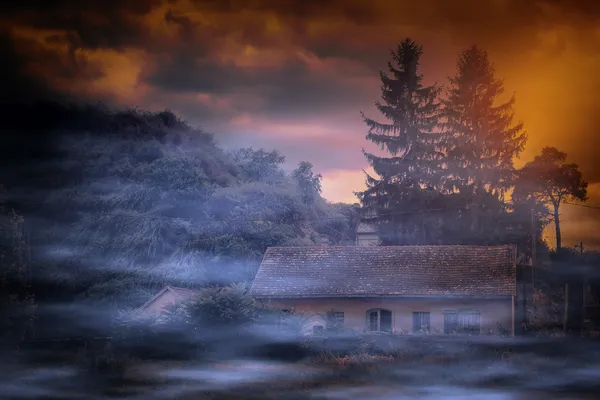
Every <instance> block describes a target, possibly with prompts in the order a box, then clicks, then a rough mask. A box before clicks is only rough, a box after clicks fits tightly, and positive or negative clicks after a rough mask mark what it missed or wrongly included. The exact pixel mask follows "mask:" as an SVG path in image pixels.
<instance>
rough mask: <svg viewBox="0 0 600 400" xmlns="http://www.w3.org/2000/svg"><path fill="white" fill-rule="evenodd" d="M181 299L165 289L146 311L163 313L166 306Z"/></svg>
mask: <svg viewBox="0 0 600 400" xmlns="http://www.w3.org/2000/svg"><path fill="white" fill-rule="evenodd" d="M180 300H181V299H180V298H179V297H177V296H175V294H173V292H171V291H169V290H165V291H164V292H163V293H162V294H161V295H160V296H158V297H157V298H156V299H154V301H153V302H152V303H150V304H148V305H147V306H146V307H145V308H144V311H148V312H153V313H161V312H163V311H164V309H165V307H166V306H167V305H169V304H175V303H177V302H178V301H180Z"/></svg>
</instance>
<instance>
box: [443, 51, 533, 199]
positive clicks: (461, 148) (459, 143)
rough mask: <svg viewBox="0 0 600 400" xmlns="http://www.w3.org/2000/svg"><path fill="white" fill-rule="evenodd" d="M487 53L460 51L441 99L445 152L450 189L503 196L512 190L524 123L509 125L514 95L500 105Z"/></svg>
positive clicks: (499, 84) (500, 89)
mask: <svg viewBox="0 0 600 400" xmlns="http://www.w3.org/2000/svg"><path fill="white" fill-rule="evenodd" d="M503 92H504V84H503V81H502V80H500V79H497V78H496V76H495V70H494V66H493V64H492V63H491V62H490V60H489V57H488V53H487V52H486V51H485V50H483V49H481V48H479V47H477V46H471V47H470V48H468V49H467V50H465V51H463V52H462V53H461V54H460V56H459V58H458V62H457V71H456V75H455V76H454V77H451V78H450V85H449V88H448V91H447V96H446V99H445V100H444V101H443V105H444V110H443V115H444V119H443V127H444V133H445V135H444V136H445V140H444V143H443V150H444V152H445V154H446V162H445V165H446V167H447V169H448V171H447V174H446V178H445V185H446V188H447V189H449V190H451V191H459V192H463V193H478V192H481V191H486V192H488V193H491V194H493V195H495V196H498V197H500V198H503V196H504V194H505V192H506V191H507V190H508V189H509V188H510V186H511V183H512V179H513V177H514V173H515V168H514V165H513V160H514V159H515V157H518V156H519V154H520V153H521V151H522V150H523V148H524V147H525V144H526V142H527V134H526V132H525V131H524V129H523V123H521V122H519V123H516V124H513V119H514V112H513V106H514V103H515V97H514V95H513V96H512V97H511V98H510V99H509V100H508V101H507V102H504V103H500V102H499V97H500V96H501V95H502V93H503Z"/></svg>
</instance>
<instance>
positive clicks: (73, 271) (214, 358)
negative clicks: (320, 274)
mask: <svg viewBox="0 0 600 400" xmlns="http://www.w3.org/2000/svg"><path fill="white" fill-rule="evenodd" d="M84 111H85V110H84ZM82 112H83V111H82ZM111 112H112V111H110V110H103V109H95V108H91V109H89V110H87V111H86V113H84V115H83V116H82V115H79V114H78V112H76V111H72V113H73V114H74V115H75V117H77V118H75V117H74V116H73V115H70V114H69V115H66V116H64V115H63V116H62V117H61V118H63V120H59V121H58V122H56V123H54V124H50V123H48V126H57V125H58V126H62V127H64V128H63V129H61V130H59V131H58V132H57V131H56V130H52V131H49V132H47V135H48V136H47V137H46V139H45V140H43V141H42V142H44V143H45V144H46V145H47V146H45V147H44V146H42V145H41V144H40V142H39V141H38V140H39V137H40V136H39V132H37V131H36V132H37V133H36V134H35V135H34V134H32V133H31V132H32V131H33V130H35V129H40V128H39V126H38V127H37V128H36V127H35V126H34V127H33V128H35V129H33V128H32V127H31V126H28V125H27V124H28V122H27V121H26V119H27V118H24V119H23V121H24V122H23V127H22V129H21V128H19V125H18V124H17V125H16V127H15V126H13V127H12V128H11V129H13V131H11V133H10V134H12V135H14V138H13V139H14V140H13V142H14V143H17V144H14V146H16V147H15V149H16V148H18V149H19V152H18V154H20V155H21V157H20V158H19V159H17V158H15V157H14V156H13V157H8V156H7V154H8V153H10V151H12V150H10V149H9V150H7V149H4V150H2V154H3V155H4V156H6V157H4V158H3V169H2V173H1V174H0V180H1V182H3V183H4V184H5V186H6V200H5V202H4V206H5V211H7V212H8V210H9V209H14V210H15V212H16V213H17V214H18V215H21V216H22V217H23V218H24V222H23V223H17V222H15V223H11V224H12V225H10V224H9V225H10V227H9V228H7V229H6V230H5V231H4V233H6V235H4V236H5V237H3V239H6V241H5V242H3V243H4V244H3V246H4V247H3V249H4V250H5V251H4V250H3V251H4V252H3V253H2V254H3V257H4V258H3V259H2V260H3V264H2V265H3V267H5V266H10V267H11V268H12V269H10V268H8V267H7V268H5V270H4V271H3V275H2V287H1V288H2V290H3V292H2V294H3V303H2V306H3V322H2V323H3V325H2V326H3V328H6V332H11V334H13V333H14V335H15V336H19V339H18V340H14V341H11V340H9V339H7V337H8V336H9V335H7V336H6V337H5V336H3V343H2V344H3V346H4V349H5V351H3V352H2V356H1V357H0V369H1V370H2V372H1V373H0V393H2V396H1V397H2V398H7V399H13V398H14V399H42V398H44V399H53V398H55V399H69V398H76V399H105V398H117V397H120V398H123V397H129V398H140V399H142V398H143V399H177V398H201V399H204V398H207V399H238V398H239V399H250V398H256V399H269V398H273V399H288V398H289V399H303V398H306V399H308V398H310V399H346V398H356V399H396V398H403V399H404V398H419V399H423V398H425V399H427V398H432V399H433V398H435V399H450V398H452V399H456V398H463V397H466V396H476V397H477V398H483V399H520V398H525V396H527V398H536V397H539V398H555V397H556V398H558V397H560V398H569V396H572V398H583V397H585V396H588V395H592V394H593V393H594V392H595V391H597V390H598V389H600V387H599V386H600V385H599V384H598V382H600V369H599V363H600V358H599V356H600V347H599V343H598V342H593V341H590V340H584V339H579V338H568V339H567V338H531V337H529V338H521V337H516V338H507V337H492V336H480V337H436V336H433V335H431V336H429V335H426V336H423V337H419V336H411V335H406V336H402V335H384V334H381V335H365V334H358V333H335V334H333V333H332V334H331V335H329V337H327V338H311V337H305V336H302V334H301V329H299V326H300V325H301V321H300V319H301V316H291V317H285V318H284V319H283V320H284V322H285V323H282V318H283V317H282V316H281V315H280V314H278V313H277V312H274V311H272V310H269V312H267V311H264V310H263V309H262V308H260V307H259V305H258V304H254V303H252V302H251V299H249V298H248V295H247V286H248V284H249V283H250V282H251V281H252V278H253V276H254V274H255V272H256V269H257V267H258V264H259V262H260V259H261V257H262V254H263V252H264V249H265V248H267V247H269V246H275V245H283V246H285V245H328V244H336V245H340V244H342V245H345V244H352V243H353V241H354V237H353V229H354V228H355V226H356V222H357V215H356V213H355V210H353V208H352V207H350V206H347V207H346V206H336V205H332V204H329V203H327V202H325V201H324V200H323V199H322V198H321V197H320V195H319V191H318V190H317V189H316V188H311V187H310V186H307V185H305V184H306V182H310V179H312V178H314V176H313V175H307V176H305V177H304V178H305V180H301V178H302V177H300V178H294V177H293V176H292V174H290V173H287V172H285V171H284V170H283V167H282V165H283V159H282V158H280V157H278V156H277V154H274V153H269V152H268V151H270V150H269V149H267V150H268V151H262V152H261V151H258V150H253V151H249V152H248V151H247V152H245V153H244V152H242V153H239V154H237V155H236V154H234V155H231V154H228V153H227V152H225V151H223V150H222V149H221V148H220V147H219V145H218V141H217V140H216V139H215V138H214V137H213V136H212V135H209V134H206V133H204V132H202V131H200V130H197V129H195V128H191V127H189V126H188V125H186V124H184V123H183V122H178V121H176V120H175V119H173V118H171V117H170V116H169V114H144V113H136V112H133V111H130V112H129V114H127V113H125V114H123V115H129V117H131V118H130V119H129V120H126V119H125V118H124V116H123V115H121V114H118V113H117V114H111ZM67 114H68V113H67ZM26 117H28V118H34V117H35V115H33V116H32V115H26ZM57 118H58V117H57ZM65 121H70V122H69V123H66V122H65ZM73 121H75V122H73ZM128 121H129V122H128ZM131 121H133V122H131ZM38 125H43V124H42V123H41V122H40V123H39V124H38ZM49 138H52V140H50V139H49ZM34 148H35V149H37V150H36V151H37V153H35V154H34V153H31V154H29V153H27V151H26V150H27V149H30V150H33V149H34ZM311 173H312V172H311ZM311 190H313V192H311ZM7 215H8V214H7ZM23 232H24V235H21V233H23ZM20 235H21V236H20ZM15 243H17V244H18V245H16V244H15ZM14 271H17V272H18V273H16V272H14ZM13 272H14V273H13ZM21 275H23V276H27V278H28V279H24V278H23V277H22V276H21ZM15 282H20V283H19V285H18V286H15V285H9V284H8V283H15ZM23 282H26V283H23ZM217 283H218V284H222V285H231V284H241V286H239V287H237V286H236V287H237V289H236V287H234V289H232V290H231V291H230V292H227V293H225V294H223V295H222V296H223V297H219V296H221V294H219V293H217V292H208V291H207V292H203V293H204V294H205V297H202V301H201V302H200V303H183V304H180V305H178V307H176V308H174V309H173V310H169V312H167V313H165V315H162V316H158V315H156V316H144V315H142V314H140V313H138V312H137V311H136V309H137V308H138V307H140V306H141V305H142V304H144V303H145V302H146V301H147V300H148V299H149V298H151V297H152V296H153V295H154V294H156V293H157V292H158V291H159V290H161V289H162V288H163V287H164V286H165V285H175V286H182V287H186V288H192V289H195V290H201V289H202V288H203V287H208V286H209V285H213V284H217ZM325 284H326V283H325V282H319V281H318V280H317V281H315V282H314V283H313V285H314V286H315V287H318V286H319V285H325ZM244 285H245V286H244ZM209 294H210V296H209ZM31 295H33V296H34V298H35V301H34V302H33V303H34V304H35V307H34V308H29V307H26V305H27V304H30V303H29V302H28V301H29V300H28V299H30V298H32V297H31ZM228 296H230V297H228ZM33 303H32V304H33ZM227 307H229V308H227ZM223 309H226V310H227V313H229V314H230V315H229V314H227V313H224V314H227V318H225V317H223V315H222V314H223V313H221V314H219V316H215V315H216V314H218V313H216V314H215V313H213V314H211V313H212V312H215V310H217V311H219V310H221V311H222V310H223ZM263 311H264V312H263ZM5 317H6V318H5ZM295 318H298V320H296V319H295ZM31 321H33V322H32V323H31V324H30V323H29V322H31ZM21 332H22V333H23V335H22V336H20V334H21ZM15 343H17V345H15Z"/></svg>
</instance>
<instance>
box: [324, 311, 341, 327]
mask: <svg viewBox="0 0 600 400" xmlns="http://www.w3.org/2000/svg"><path fill="white" fill-rule="evenodd" d="M342 329H344V313H343V312H340V311H329V312H328V313H327V330H328V331H335V332H339V331H341V330H342Z"/></svg>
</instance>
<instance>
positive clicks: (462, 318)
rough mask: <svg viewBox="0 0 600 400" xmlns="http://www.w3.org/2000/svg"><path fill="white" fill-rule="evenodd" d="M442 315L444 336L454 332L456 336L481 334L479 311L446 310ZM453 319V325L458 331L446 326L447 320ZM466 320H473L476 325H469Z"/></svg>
mask: <svg viewBox="0 0 600 400" xmlns="http://www.w3.org/2000/svg"><path fill="white" fill-rule="evenodd" d="M443 315H444V335H450V334H453V333H454V332H456V334H458V335H480V334H481V319H482V318H481V311H479V310H471V309H468V310H446V311H444V312H443ZM451 317H454V318H455V321H454V322H453V325H454V327H455V328H458V329H451V328H453V326H452V325H450V326H448V324H447V322H448V319H449V318H451ZM468 318H474V319H475V320H476V321H477V322H476V323H469V322H468Z"/></svg>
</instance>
